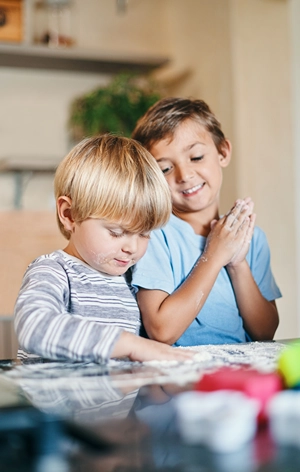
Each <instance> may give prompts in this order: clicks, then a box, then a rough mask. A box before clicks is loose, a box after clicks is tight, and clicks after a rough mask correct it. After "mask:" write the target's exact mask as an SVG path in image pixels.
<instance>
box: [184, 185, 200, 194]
mask: <svg viewBox="0 0 300 472" xmlns="http://www.w3.org/2000/svg"><path fill="white" fill-rule="evenodd" d="M203 185H204V184H199V185H195V187H192V188H189V189H188V190H182V193H183V195H190V194H191V193H195V192H197V191H198V190H200V188H202V187H203Z"/></svg>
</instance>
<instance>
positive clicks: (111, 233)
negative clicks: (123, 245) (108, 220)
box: [109, 230, 125, 238]
mask: <svg viewBox="0 0 300 472" xmlns="http://www.w3.org/2000/svg"><path fill="white" fill-rule="evenodd" d="M109 233H110V235H111V236H112V237H113V238H121V237H122V236H124V234H125V233H124V232H122V233H116V232H115V231H112V230H110V231H109Z"/></svg>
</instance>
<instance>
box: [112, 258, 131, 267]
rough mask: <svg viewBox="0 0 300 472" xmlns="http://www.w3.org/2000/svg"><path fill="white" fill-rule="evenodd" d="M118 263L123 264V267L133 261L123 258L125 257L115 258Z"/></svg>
mask: <svg viewBox="0 0 300 472" xmlns="http://www.w3.org/2000/svg"><path fill="white" fill-rule="evenodd" d="M115 261H116V263H117V265H119V266H121V267H125V266H127V265H129V264H130V263H131V261H129V260H123V259H115Z"/></svg>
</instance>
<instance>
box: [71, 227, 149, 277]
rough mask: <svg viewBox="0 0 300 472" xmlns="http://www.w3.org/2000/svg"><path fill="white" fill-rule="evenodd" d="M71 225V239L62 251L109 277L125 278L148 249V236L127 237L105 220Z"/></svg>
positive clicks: (134, 235) (133, 235)
mask: <svg viewBox="0 0 300 472" xmlns="http://www.w3.org/2000/svg"><path fill="white" fill-rule="evenodd" d="M71 224H72V229H71V231H72V233H71V238H70V240H69V244H68V246H67V248H66V249H65V251H66V252H67V253H68V254H70V255H72V256H75V257H77V258H78V259H81V260H82V261H84V262H85V263H86V264H88V265H89V266H91V267H93V268H94V269H96V270H98V271H100V272H104V273H106V274H109V275H122V274H124V273H125V272H126V271H127V269H128V268H129V267H131V266H132V265H133V264H135V263H136V262H137V261H138V260H139V259H140V258H141V257H142V256H143V255H144V254H145V252H146V249H147V246H148V241H149V234H136V233H129V232H126V231H124V230H123V229H122V228H121V227H120V226H118V225H117V224H115V223H109V222H107V221H106V220H101V219H96V218H89V219H87V220H85V221H83V222H82V223H75V222H72V223H71Z"/></svg>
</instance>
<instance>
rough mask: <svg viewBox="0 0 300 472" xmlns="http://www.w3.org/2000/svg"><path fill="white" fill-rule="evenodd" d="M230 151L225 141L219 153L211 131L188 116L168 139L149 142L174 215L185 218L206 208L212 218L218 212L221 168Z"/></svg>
mask: <svg viewBox="0 0 300 472" xmlns="http://www.w3.org/2000/svg"><path fill="white" fill-rule="evenodd" d="M226 146H228V149H226ZM230 151H231V146H230V143H229V142H228V141H226V143H225V150H224V154H220V153H219V151H218V150H217V148H216V146H215V144H214V141H213V139H212V136H211V134H210V133H209V132H208V131H206V129H205V128H204V127H203V126H202V125H201V124H199V123H196V122H195V121H192V120H186V121H184V122H183V123H181V124H180V125H179V126H178V127H177V129H176V131H175V133H174V136H173V139H172V140H171V141H170V139H169V138H166V139H163V140H161V141H158V142H156V143H154V144H153V146H152V147H151V148H150V152H151V154H152V155H153V156H154V157H155V159H156V160H157V162H158V164H159V166H160V168H161V169H162V171H163V173H164V175H165V177H166V179H167V182H168V184H169V187H170V190H171V196H172V204H173V212H174V213H175V214H176V215H177V216H179V217H181V218H182V219H184V220H186V221H188V215H189V214H191V213H193V214H194V213H195V212H202V211H203V210H206V209H208V211H209V214H211V215H212V216H211V217H212V218H214V217H215V216H216V215H217V214H218V204H219V193H220V189H221V185H222V168H223V167H226V166H227V165H228V164H229V161H230Z"/></svg>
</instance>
